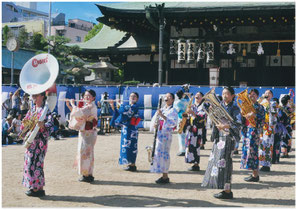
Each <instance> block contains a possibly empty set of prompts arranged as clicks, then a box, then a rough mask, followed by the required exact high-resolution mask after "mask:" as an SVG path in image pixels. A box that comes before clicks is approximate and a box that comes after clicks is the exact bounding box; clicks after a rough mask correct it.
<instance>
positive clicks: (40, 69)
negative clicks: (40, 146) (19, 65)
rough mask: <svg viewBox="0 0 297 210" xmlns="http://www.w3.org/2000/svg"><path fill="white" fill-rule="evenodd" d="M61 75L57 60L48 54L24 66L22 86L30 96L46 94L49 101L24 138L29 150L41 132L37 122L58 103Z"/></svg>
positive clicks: (21, 75)
mask: <svg viewBox="0 0 297 210" xmlns="http://www.w3.org/2000/svg"><path fill="white" fill-rule="evenodd" d="M58 74H59V64H58V61H57V59H56V58H55V57H54V56H53V55H51V54H47V53H43V54H39V55H36V56H34V57H33V58H31V59H30V60H28V61H27V63H26V64H25V65H24V67H23V69H22V71H21V73H20V86H21V88H22V89H23V91H24V92H26V93H28V94H29V95H36V94H39V93H42V92H46V96H47V100H46V103H45V106H44V109H43V112H42V114H41V116H40V117H39V119H36V120H35V121H36V122H34V123H32V122H31V123H28V124H30V125H31V128H30V129H29V131H28V132H27V134H26V136H25V137H24V141H25V147H26V148H28V147H29V146H30V144H31V143H32V142H33V140H34V138H35V136H36V135H37V133H38V131H39V126H38V124H37V121H43V120H44V119H45V117H46V114H47V112H48V109H50V110H51V111H53V110H54V108H55V106H56V103H57V89H56V85H55V81H56V79H57V76H58Z"/></svg>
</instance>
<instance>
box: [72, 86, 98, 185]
mask: <svg viewBox="0 0 297 210" xmlns="http://www.w3.org/2000/svg"><path fill="white" fill-rule="evenodd" d="M95 98H96V93H95V91H94V90H86V91H85V93H84V94H83V101H79V103H78V106H76V105H75V104H74V99H71V100H70V104H71V114H70V120H69V128H71V129H74V130H78V131H79V135H78V154H77V166H78V174H79V175H80V176H81V177H80V178H79V180H78V181H80V182H88V183H91V182H93V181H94V176H93V170H94V146H95V143H96V139H97V130H96V128H97V107H96V105H95ZM66 103H69V102H68V101H67V102H66ZM68 106H69V104H68Z"/></svg>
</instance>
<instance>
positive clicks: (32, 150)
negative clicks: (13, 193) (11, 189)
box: [21, 106, 54, 190]
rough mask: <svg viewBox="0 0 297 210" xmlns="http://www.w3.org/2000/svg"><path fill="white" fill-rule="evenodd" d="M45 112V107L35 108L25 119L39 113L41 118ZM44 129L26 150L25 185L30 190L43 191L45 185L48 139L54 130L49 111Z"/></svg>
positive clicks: (22, 127) (22, 126)
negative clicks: (44, 169)
mask: <svg viewBox="0 0 297 210" xmlns="http://www.w3.org/2000/svg"><path fill="white" fill-rule="evenodd" d="M43 110H44V107H38V108H37V107H36V106H33V107H32V109H30V110H29V111H28V112H27V114H26V117H25V119H28V120H29V119H31V118H32V117H33V114H35V113H36V112H37V117H38V118H39V117H40V116H41V114H42V112H43ZM44 122H45V124H44V126H45V128H44V129H41V128H40V129H39V131H38V133H37V135H36V137H35V139H34V140H33V142H32V144H31V145H30V146H29V147H28V148H27V149H26V151H25V156H24V174H23V185H24V186H25V187H27V188H29V189H37V190H39V189H41V188H42V187H43V186H44V185H45V178H44V171H43V167H44V159H45V154H46V152H47V146H48V138H49V136H50V134H51V132H53V130H54V123H53V118H52V116H51V112H50V110H48V112H47V114H46V117H45V119H44ZM23 129H24V125H21V130H23Z"/></svg>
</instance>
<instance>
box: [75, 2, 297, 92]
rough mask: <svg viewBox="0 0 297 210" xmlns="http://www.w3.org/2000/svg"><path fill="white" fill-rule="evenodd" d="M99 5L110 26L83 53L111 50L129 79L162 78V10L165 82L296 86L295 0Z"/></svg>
mask: <svg viewBox="0 0 297 210" xmlns="http://www.w3.org/2000/svg"><path fill="white" fill-rule="evenodd" d="M156 5H157V6H156ZM97 6H98V8H99V9H100V11H101V13H102V14H103V16H102V17H99V18H98V19H97V20H98V21H99V22H102V23H103V24H105V25H106V26H108V27H109V28H108V27H105V28H103V29H102V33H101V32H100V33H101V37H99V36H98V37H97V36H96V37H94V38H93V39H94V40H96V41H94V40H89V42H86V43H83V44H81V45H80V46H81V48H82V49H83V51H82V53H81V56H84V57H85V58H88V59H94V60H96V59H98V55H100V56H109V58H110V60H111V63H114V64H116V63H121V64H122V66H123V68H124V70H125V80H132V79H133V78H134V79H135V80H138V81H140V82H145V83H147V82H148V83H154V82H157V81H158V58H159V56H158V53H159V34H160V27H159V22H160V20H161V19H162V18H161V17H162V16H164V18H165V20H166V21H165V22H164V31H163V49H164V50H163V53H164V54H163V58H164V59H163V63H162V67H163V72H162V77H163V80H162V82H163V83H165V84H184V83H191V84H197V85H233V86H239V85H249V86H287V85H289V86H294V85H295V44H294V43H295V3H294V2H166V3H164V8H163V7H162V3H156V2H154V3H146V2H129V3H113V4H107V3H105V4H104V3H100V4H97ZM103 30H105V32H104V31H103ZM108 31H109V33H108V35H107V32H108ZM120 33H124V35H122V36H119V35H120ZM102 42H103V43H105V44H104V45H107V46H105V47H103V44H102Z"/></svg>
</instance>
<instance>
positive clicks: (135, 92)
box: [130, 92, 139, 99]
mask: <svg viewBox="0 0 297 210" xmlns="http://www.w3.org/2000/svg"><path fill="white" fill-rule="evenodd" d="M132 93H133V94H135V95H136V96H137V99H139V95H138V93H136V92H132ZM132 93H131V94H132ZM131 94H130V95H131Z"/></svg>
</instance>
